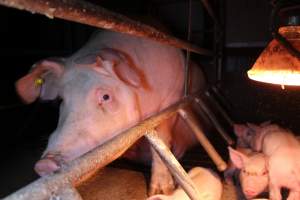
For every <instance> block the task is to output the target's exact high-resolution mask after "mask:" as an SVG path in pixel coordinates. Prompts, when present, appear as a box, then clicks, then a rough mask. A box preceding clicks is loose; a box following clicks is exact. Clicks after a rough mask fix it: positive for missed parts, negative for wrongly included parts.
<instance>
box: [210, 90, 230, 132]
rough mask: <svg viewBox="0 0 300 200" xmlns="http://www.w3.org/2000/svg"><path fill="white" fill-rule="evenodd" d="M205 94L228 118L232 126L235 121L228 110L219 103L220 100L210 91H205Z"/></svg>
mask: <svg viewBox="0 0 300 200" xmlns="http://www.w3.org/2000/svg"><path fill="white" fill-rule="evenodd" d="M205 95H206V96H207V97H208V98H209V100H210V101H211V102H212V103H213V104H214V106H215V107H216V108H217V109H218V110H219V111H220V113H221V114H222V116H223V117H224V118H225V119H226V121H227V122H228V123H229V124H230V126H231V127H232V126H233V124H234V122H233V120H232V119H231V118H230V117H229V115H228V114H227V113H226V111H225V110H224V109H223V108H222V106H221V105H220V104H219V102H218V101H217V100H216V99H215V98H214V97H213V96H212V95H211V94H210V92H209V91H206V92H205Z"/></svg>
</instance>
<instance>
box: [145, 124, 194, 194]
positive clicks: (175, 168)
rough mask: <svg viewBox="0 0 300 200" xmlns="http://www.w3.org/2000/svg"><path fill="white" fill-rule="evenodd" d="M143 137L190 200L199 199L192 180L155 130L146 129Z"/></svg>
mask: <svg viewBox="0 0 300 200" xmlns="http://www.w3.org/2000/svg"><path fill="white" fill-rule="evenodd" d="M145 137H146V138H147V140H148V141H149V143H150V144H151V146H152V147H153V148H154V149H155V151H156V152H157V153H158V154H159V156H160V157H161V159H162V160H163V161H164V163H165V164H166V166H167V167H168V169H169V170H170V172H171V173H172V175H173V176H174V178H175V179H176V181H177V182H178V183H179V185H180V186H181V187H182V188H183V190H184V191H185V192H186V193H187V195H188V196H189V197H190V198H191V199H192V200H200V195H199V192H198V190H197V188H196V187H195V185H194V183H193V181H192V180H191V179H190V177H189V176H188V174H187V173H186V172H185V170H184V169H183V167H182V166H181V165H180V163H179V162H178V161H177V159H176V158H175V156H174V155H173V154H172V152H171V151H170V149H169V148H168V147H167V146H166V145H165V143H164V142H163V141H162V140H161V139H160V138H159V136H158V134H157V132H156V131H155V130H153V129H152V130H148V131H147V133H146V135H145Z"/></svg>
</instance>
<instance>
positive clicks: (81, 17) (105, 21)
mask: <svg viewBox="0 0 300 200" xmlns="http://www.w3.org/2000/svg"><path fill="white" fill-rule="evenodd" d="M0 4H1V5H4V6H8V7H13V8H18V9H21V10H27V11H30V12H32V13H40V14H43V15H46V16H47V17H49V18H54V17H57V18H61V19H65V20H69V21H74V22H78V23H82V24H86V25H90V26H94V27H98V28H104V29H109V30H113V31H117V32H121V33H127V34H130V35H135V36H139V37H144V38H149V39H152V40H155V41H157V42H160V43H164V44H168V45H171V46H174V47H177V48H183V49H187V50H190V51H193V52H195V53H198V54H201V55H213V53H212V52H211V51H209V50H207V49H203V48H200V47H198V46H196V45H193V44H190V43H188V42H185V41H183V40H180V39H177V38H175V37H173V36H171V35H168V34H166V33H163V32H161V31H158V30H157V29H155V28H153V27H151V26H148V25H145V24H142V23H140V22H137V21H134V20H131V19H129V18H127V17H125V16H123V15H120V14H117V13H114V12H111V11H109V10H107V9H104V8H102V7H100V6H97V5H94V4H92V3H89V2H87V1H83V0H64V1H62V0H47V1H46V0H0Z"/></svg>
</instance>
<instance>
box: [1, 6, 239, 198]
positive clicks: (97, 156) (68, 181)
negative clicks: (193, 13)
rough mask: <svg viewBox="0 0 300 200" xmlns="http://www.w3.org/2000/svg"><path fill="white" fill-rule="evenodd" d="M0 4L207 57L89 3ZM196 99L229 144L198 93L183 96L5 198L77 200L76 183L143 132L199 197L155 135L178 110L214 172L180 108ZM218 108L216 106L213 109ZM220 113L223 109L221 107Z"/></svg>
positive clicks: (213, 155) (214, 154) (204, 52)
mask: <svg viewBox="0 0 300 200" xmlns="http://www.w3.org/2000/svg"><path fill="white" fill-rule="evenodd" d="M203 3H204V4H205V7H206V8H208V11H209V14H210V15H211V16H213V19H214V20H215V21H217V20H216V16H215V15H214V13H213V12H212V9H211V8H210V6H209V4H208V1H203ZM0 5H4V6H8V7H13V8H18V9H21V10H23V9H24V10H27V11H30V12H32V13H40V14H44V15H46V16H47V17H49V18H53V17H57V18H62V19H65V20H70V21H74V22H79V23H82V24H87V25H91V26H94V27H98V28H105V29H110V30H113V31H117V32H122V33H127V34H131V35H135V36H139V37H145V38H149V39H152V40H155V41H158V42H161V43H165V44H168V45H172V46H175V47H178V48H182V49H186V50H189V51H192V52H196V53H199V54H201V55H212V52H211V51H209V50H207V49H203V48H200V47H197V46H195V45H193V44H190V43H188V42H185V41H182V40H179V39H177V38H175V37H173V36H171V35H168V34H165V33H163V32H160V31H158V30H157V29H155V28H153V27H151V26H148V25H144V24H141V23H139V22H136V21H134V20H131V19H129V18H127V17H125V16H122V15H119V14H116V13H113V12H110V11H108V10H106V9H104V8H101V7H99V6H96V5H93V4H91V3H88V2H85V1H82V0H64V1H61V0H47V1H45V0H0ZM192 102H196V104H198V105H199V106H200V108H201V110H202V111H203V112H204V114H206V116H207V117H208V119H209V120H210V121H211V122H212V123H213V124H214V126H215V127H216V128H217V130H218V132H219V133H220V134H221V136H223V138H224V139H225V140H226V142H227V143H228V144H232V143H233V141H232V139H231V138H230V137H229V136H228V135H227V133H226V132H225V130H224V129H223V128H222V126H221V125H220V124H219V122H218V121H217V119H216V117H215V115H214V114H213V112H211V110H210V109H209V107H207V106H206V104H205V103H204V101H202V100H201V98H200V96H197V95H188V96H186V97H184V98H183V99H182V100H181V101H179V102H178V103H176V104H174V105H172V106H170V107H168V108H167V109H165V110H163V111H161V112H159V113H158V114H156V115H154V116H152V117H150V118H148V119H146V120H144V121H143V122H141V123H140V124H138V125H136V126H134V127H132V128H130V129H129V130H126V131H124V132H123V133H121V134H119V135H117V136H116V137H114V138H112V139H111V140H109V141H108V142H106V143H104V144H102V145H101V146H99V147H96V148H95V149H93V150H91V151H90V152H88V153H86V154H84V155H83V156H81V157H79V158H77V159H75V160H73V161H71V162H70V163H68V164H65V165H62V166H61V168H60V169H59V170H58V171H55V172H54V173H52V174H50V175H47V176H45V177H41V178H39V179H38V180H36V181H34V182H32V183H31V184H29V185H27V186H25V187H23V188H21V189H20V190H18V191H16V192H15V193H13V194H11V195H9V196H7V197H6V198H4V199H5V200H41V199H51V200H56V199H64V200H68V199H75V200H80V199H82V198H81V197H80V194H79V193H78V192H77V190H76V189H75V187H76V186H77V185H79V184H80V183H82V182H83V181H84V180H86V179H87V178H89V177H90V176H92V175H93V174H94V173H95V172H97V171H98V170H99V169H100V168H102V167H104V166H106V165H107V164H109V163H110V162H112V161H114V160H115V159H117V158H118V157H120V156H121V155H122V154H123V153H124V152H125V151H126V150H127V149H128V148H130V147H131V146H132V145H133V144H134V143H135V142H136V141H137V140H138V139H140V138H141V137H143V136H145V137H146V138H147V139H148V141H149V143H150V144H151V146H152V147H153V148H154V149H155V150H156V152H157V153H158V154H159V155H160V157H161V159H162V160H163V161H164V163H165V164H166V166H167V167H168V169H169V170H170V172H171V173H172V175H173V176H174V178H175V179H176V180H177V182H178V183H179V185H180V186H181V187H182V188H183V189H184V190H185V191H186V192H187V194H188V196H189V197H190V198H191V199H192V200H198V199H199V198H200V197H199V194H198V191H197V189H196V188H195V186H194V184H193V182H192V181H191V179H190V178H189V177H188V175H187V173H186V172H185V171H184V169H183V168H182V166H181V165H180V163H179V162H178V161H177V160H176V158H175V157H174V155H173V154H172V153H171V151H170V150H169V149H168V147H167V146H166V145H165V144H164V142H163V141H162V140H161V139H160V138H159V137H158V135H157V133H156V131H155V127H156V126H158V125H159V124H160V123H161V122H162V121H164V120H166V119H168V118H169V117H171V116H173V115H175V114H177V113H178V114H179V115H180V116H181V117H182V118H183V119H184V120H185V121H186V122H187V124H188V125H189V126H190V127H191V129H192V130H193V131H194V133H195V135H196V138H197V139H198V141H199V142H200V144H201V145H202V146H203V147H204V149H205V150H206V152H207V153H208V155H209V156H210V157H211V159H212V160H213V162H214V163H215V164H216V165H217V168H218V169H219V170H221V171H222V170H224V169H225V168H226V163H225V162H224V160H223V159H222V158H221V156H220V155H219V154H218V153H217V151H216V150H215V149H214V147H213V146H212V145H211V144H210V142H209V140H208V139H207V138H206V136H205V134H204V133H203V132H202V130H201V128H200V127H199V126H198V124H197V121H196V118H195V117H194V115H193V113H191V112H190V111H188V110H187V109H185V107H186V106H187V105H188V104H190V103H192ZM218 109H221V107H218ZM222 113H223V114H224V113H225V112H224V111H223V110H222Z"/></svg>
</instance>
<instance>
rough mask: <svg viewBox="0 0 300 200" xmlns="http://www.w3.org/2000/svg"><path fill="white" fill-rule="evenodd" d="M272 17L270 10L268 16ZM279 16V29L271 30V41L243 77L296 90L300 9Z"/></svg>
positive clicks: (299, 69)
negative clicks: (292, 86)
mask: <svg viewBox="0 0 300 200" xmlns="http://www.w3.org/2000/svg"><path fill="white" fill-rule="evenodd" d="M277 9H278V8H277ZM276 13H277V12H276V10H275V11H274V10H273V12H272V15H275V14H276ZM297 14H298V15H297ZM280 15H281V17H282V21H283V22H284V23H283V24H282V25H281V26H280V27H279V29H278V28H276V29H274V28H273V31H272V35H273V37H274V39H273V40H272V41H271V42H270V43H269V44H268V45H267V47H266V48H265V49H264V50H263V52H262V53H261V54H260V56H259V57H258V59H257V60H256V62H255V63H254V65H253V66H252V68H251V69H250V70H249V71H248V72H247V74H248V77H249V78H250V79H252V80H255V81H260V82H265V83H272V84H279V85H281V86H282V87H283V88H284V86H285V85H294V86H300V52H299V51H300V9H299V7H298V6H293V7H289V8H286V9H283V10H282V11H281V12H280ZM273 21H274V20H272V21H271V24H272V26H274V25H273V23H274V22H273ZM272 26H271V27H272Z"/></svg>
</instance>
